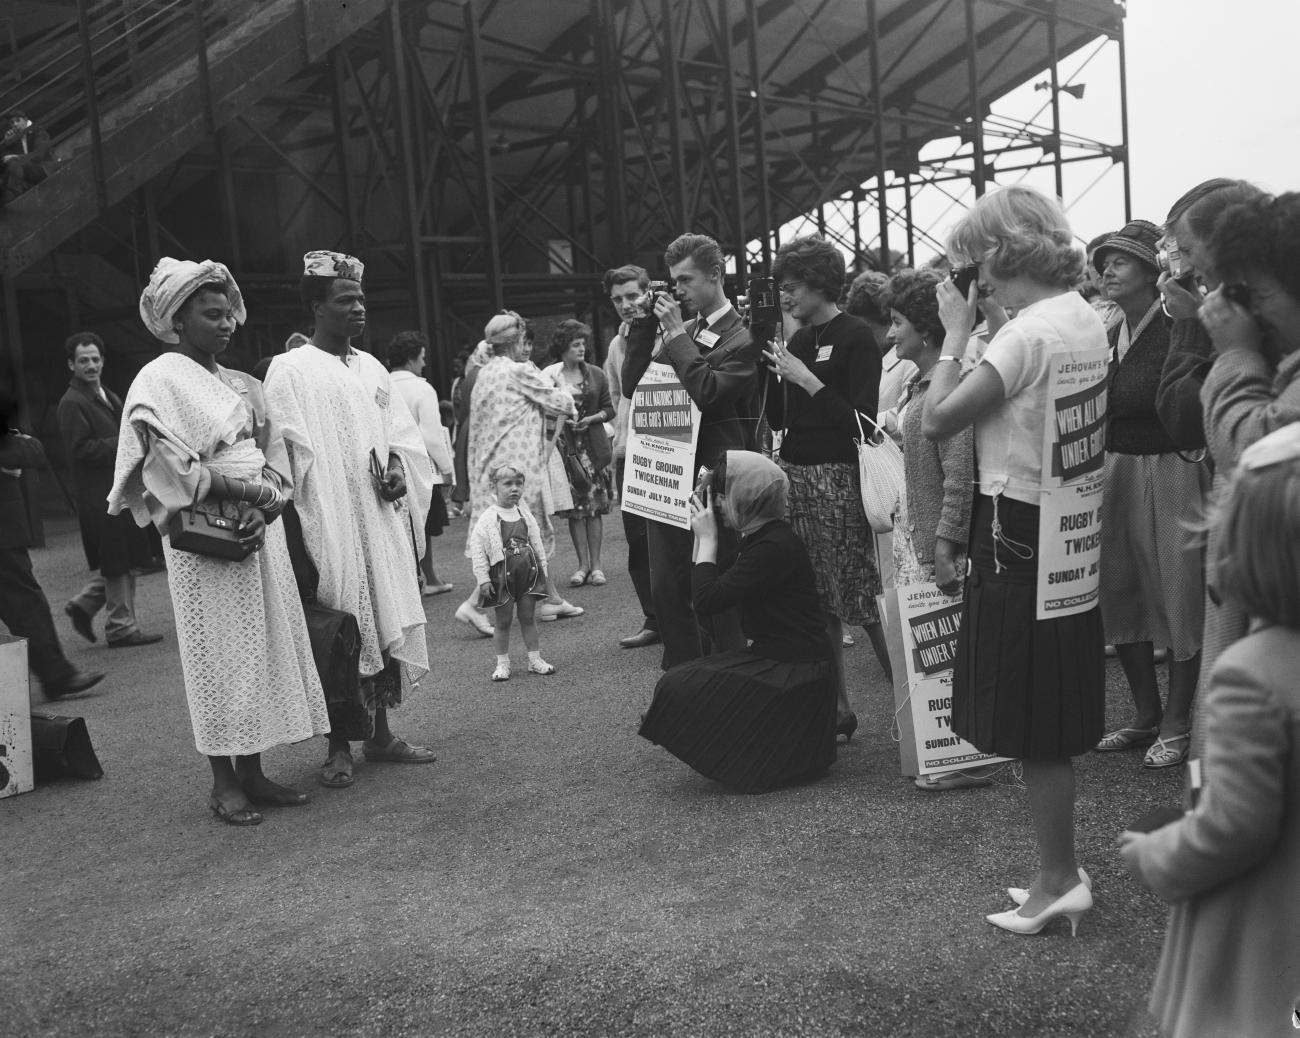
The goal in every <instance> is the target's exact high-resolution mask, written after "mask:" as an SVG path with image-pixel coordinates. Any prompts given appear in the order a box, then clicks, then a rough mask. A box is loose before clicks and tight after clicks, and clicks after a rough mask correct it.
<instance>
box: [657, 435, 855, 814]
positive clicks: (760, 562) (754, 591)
mask: <svg viewBox="0 0 1300 1038" xmlns="http://www.w3.org/2000/svg"><path fill="white" fill-rule="evenodd" d="M788 493H789V481H788V480H787V479H786V476H785V474H784V473H783V472H782V471H781V470H780V469H779V468H778V467H777V466H776V464H775V463H774V462H772V461H770V460H768V459H767V458H765V457H763V456H762V455H761V454H756V453H754V452H752V451H727V452H726V454H725V455H724V456H723V458H722V460H721V461H720V463H719V464H718V467H717V468H716V469H715V470H714V471H713V473H712V477H711V479H710V480H709V481H708V482H707V484H706V485H705V487H704V488H702V489H701V491H700V492H699V493H697V494H696V495H694V496H693V497H692V498H691V510H692V519H691V525H692V528H693V529H694V531H695V563H694V565H693V566H692V568H691V586H692V592H693V595H692V597H693V603H694V606H695V611H696V613H697V614H699V615H700V616H709V615H713V614H715V613H720V612H722V611H724V610H727V609H735V608H739V609H740V619H741V627H742V629H743V630H744V633H745V637H746V639H748V640H749V641H751V642H752V644H751V645H750V646H749V648H747V649H741V650H738V651H735V652H727V653H721V654H718V655H714V656H707V657H704V658H702V659H696V660H691V661H689V662H687V663H683V664H680V665H679V666H676V667H673V668H672V669H671V670H669V671H668V672H667V673H666V674H664V676H663V677H662V678H660V679H659V684H658V686H657V687H656V688H655V695H654V701H653V702H652V703H651V704H650V709H649V711H647V713H646V715H645V717H644V719H643V720H642V722H641V735H642V736H643V737H644V738H646V739H649V740H650V741H651V742H653V743H655V744H657V745H659V746H662V747H664V749H666V750H668V751H669V752H670V753H672V754H673V755H674V756H676V757H678V758H679V759H681V760H682V761H684V762H686V763H687V764H689V765H690V766H691V767H693V768H694V769H695V770H696V771H698V772H699V773H700V774H702V775H704V776H706V777H707V778H711V779H716V780H717V781H719V782H722V783H725V784H726V785H729V786H732V787H734V788H736V789H739V790H741V791H742V792H746V793H762V792H766V791H767V790H770V789H774V788H775V787H777V786H779V785H782V784H784V783H787V782H791V781H794V780H796V779H800V778H805V777H809V776H812V775H815V774H817V773H819V772H821V771H824V770H825V769H826V768H827V767H829V766H830V764H831V763H832V762H833V761H834V760H835V699H836V695H835V667H834V664H833V662H832V660H831V645H830V642H829V641H828V640H827V637H826V626H825V618H824V617H823V615H822V610H821V604H820V602H819V600H818V595H817V582H816V577H815V576H814V574H813V568H812V563H811V562H809V560H808V552H807V551H806V550H805V549H804V546H803V544H802V542H801V541H800V540H799V538H798V537H797V536H796V535H795V532H794V530H792V529H791V528H790V524H789V523H788V522H787V521H786V518H785V514H786V498H787V495H788ZM715 506H716V507H717V510H718V511H719V512H720V513H721V517H722V521H723V522H724V523H726V525H727V526H729V527H730V528H732V529H733V530H735V531H736V532H737V533H738V534H739V535H740V550H739V552H738V554H737V555H736V559H735V562H733V563H732V565H731V566H730V567H729V568H728V569H726V570H719V568H718V565H717V556H718V516H717V515H716V514H715Z"/></svg>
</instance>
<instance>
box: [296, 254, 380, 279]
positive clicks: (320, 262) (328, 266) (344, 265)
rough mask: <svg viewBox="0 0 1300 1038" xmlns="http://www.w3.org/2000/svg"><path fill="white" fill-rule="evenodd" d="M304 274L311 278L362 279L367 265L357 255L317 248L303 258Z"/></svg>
mask: <svg viewBox="0 0 1300 1038" xmlns="http://www.w3.org/2000/svg"><path fill="white" fill-rule="evenodd" d="M302 263H303V268H304V269H303V274H304V275H306V276H307V277H310V278H346V279H347V280H349V281H360V280H361V277H362V275H363V274H365V272H366V266H365V264H364V263H362V262H361V261H360V260H359V259H357V258H356V257H355V256H349V255H347V254H346V253H342V252H327V251H325V250H323V249H317V250H316V251H314V252H309V253H307V255H305V256H303V258H302Z"/></svg>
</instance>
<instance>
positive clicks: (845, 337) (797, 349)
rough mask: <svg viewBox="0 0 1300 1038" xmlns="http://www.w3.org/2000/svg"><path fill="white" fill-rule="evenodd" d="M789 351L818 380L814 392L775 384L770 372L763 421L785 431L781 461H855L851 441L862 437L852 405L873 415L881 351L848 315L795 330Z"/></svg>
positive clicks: (865, 328)
mask: <svg viewBox="0 0 1300 1038" xmlns="http://www.w3.org/2000/svg"><path fill="white" fill-rule="evenodd" d="M788 349H789V351H790V353H791V354H793V355H794V356H795V357H798V358H799V360H801V361H803V363H804V364H805V365H806V366H807V367H808V370H810V371H811V372H812V373H813V374H814V375H816V376H817V378H818V379H820V380H821V382H822V383H823V385H822V388H821V389H819V390H817V393H816V394H815V395H813V396H809V395H808V392H807V391H806V390H804V389H801V388H800V387H799V386H796V385H793V384H792V383H789V382H785V383H782V384H780V385H778V384H777V382H776V378H775V376H774V375H773V374H772V373H771V371H770V370H768V369H766V368H765V369H764V378H766V379H767V380H768V392H767V407H766V413H767V420H768V423H769V424H770V425H771V426H772V428H773V429H782V428H783V429H785V436H784V438H783V439H782V440H781V460H782V461H784V462H786V463H788V464H790V465H824V464H826V463H827V462H842V463H845V464H849V465H853V464H856V463H857V460H858V455H857V450H856V449H855V448H854V446H853V441H854V440H856V439H858V438H859V437H860V436H861V432H860V430H859V428H858V423H857V420H856V419H855V417H854V415H853V411H854V409H855V408H856V409H857V410H858V411H861V412H862V413H863V414H864V415H866V416H867V417H868V418H873V419H874V418H875V417H876V413H877V406H878V405H879V403H880V364H881V361H880V350H879V349H877V348H876V340H875V337H874V336H873V335H872V334H871V326H870V325H869V324H867V322H866V321H864V320H862V318H860V317H854V316H853V315H852V314H846V313H840V314H836V315H835V316H834V317H832V318H831V319H830V320H829V321H827V322H826V323H825V324H823V325H821V326H820V327H809V328H800V329H799V330H798V331H797V332H795V333H794V334H793V335H792V336H790V342H789V345H788Z"/></svg>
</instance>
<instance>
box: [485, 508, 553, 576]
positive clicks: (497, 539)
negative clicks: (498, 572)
mask: <svg viewBox="0 0 1300 1038" xmlns="http://www.w3.org/2000/svg"><path fill="white" fill-rule="evenodd" d="M517 507H518V509H519V514H520V515H521V516H523V518H524V526H526V527H527V528H528V543H529V544H530V545H532V548H533V554H534V555H536V556H537V565H538V566H540V567H541V570H542V574H543V575H545V574H546V549H545V548H544V547H543V546H542V529H541V527H540V526H538V525H537V520H536V519H534V518H533V513H532V512H530V511H529V510H528V506H527V505H526V504H524V503H523V502H522V501H520V502H519V504H518V505H517ZM497 508H498V506H497V505H493V506H492V507H491V508H487V509H484V511H483V514H482V515H480V516H479V517H478V521H477V522H475V523H474V529H473V530H472V531H471V532H470V535H469V564H470V567H471V568H472V569H473V571H474V580H475V581H476V582H477V583H479V584H486V583H487V582H488V570H490V569H491V568H492V567H493V566H495V565H496V564H497V563H498V562H501V561H502V560H503V559H504V558H505V557H506V548H505V545H504V544H502V543H501V515H500V513H499V512H498V511H497Z"/></svg>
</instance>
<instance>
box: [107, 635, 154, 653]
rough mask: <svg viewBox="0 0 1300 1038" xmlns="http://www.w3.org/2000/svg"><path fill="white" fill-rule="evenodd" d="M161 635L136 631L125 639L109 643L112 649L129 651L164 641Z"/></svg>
mask: <svg viewBox="0 0 1300 1038" xmlns="http://www.w3.org/2000/svg"><path fill="white" fill-rule="evenodd" d="M162 639H163V636H162V635H161V634H145V633H144V631H135V632H134V633H132V634H128V635H127V636H126V637H125V638H116V639H114V640H113V641H111V642H109V643H108V647H109V648H110V649H129V648H131V647H133V646H136V645H153V644H154V643H155V642H160V641H162Z"/></svg>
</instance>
